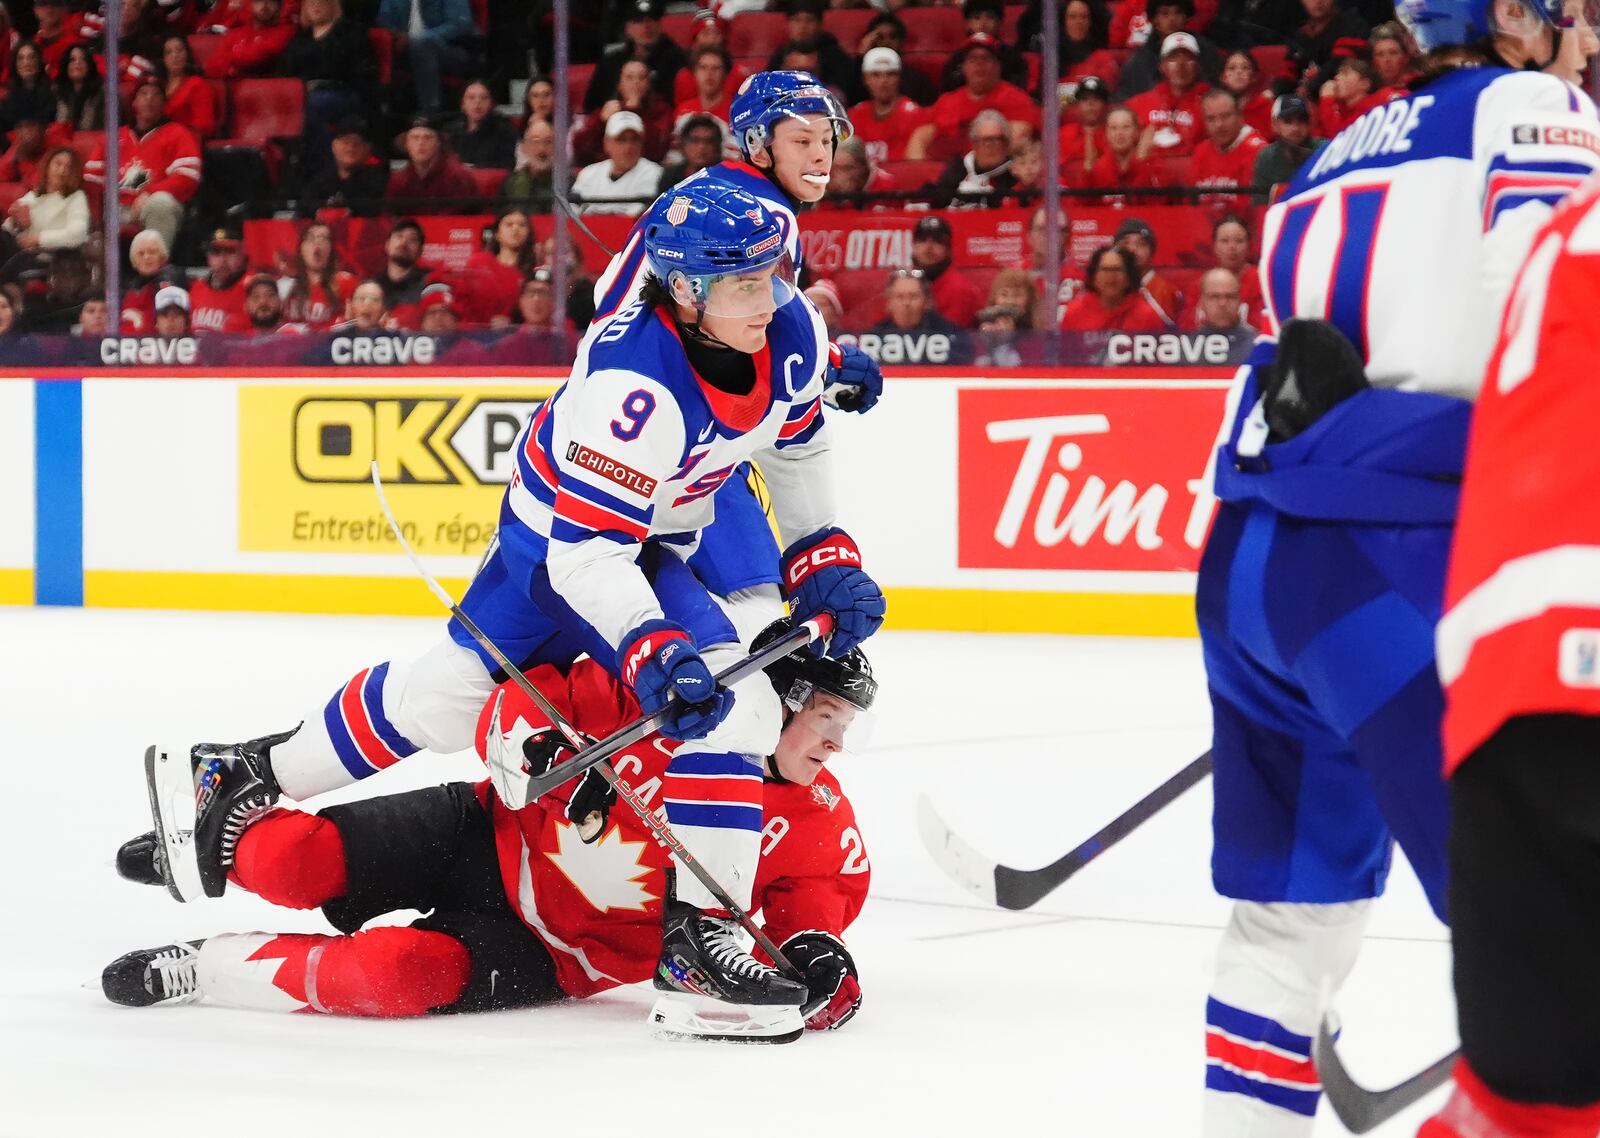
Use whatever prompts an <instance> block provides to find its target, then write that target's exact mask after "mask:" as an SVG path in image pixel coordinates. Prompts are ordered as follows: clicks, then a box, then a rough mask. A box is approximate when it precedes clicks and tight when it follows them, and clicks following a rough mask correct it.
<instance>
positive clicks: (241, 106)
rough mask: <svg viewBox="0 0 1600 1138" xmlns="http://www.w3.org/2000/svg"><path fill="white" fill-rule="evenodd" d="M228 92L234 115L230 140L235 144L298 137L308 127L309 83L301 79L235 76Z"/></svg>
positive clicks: (256, 143)
mask: <svg viewBox="0 0 1600 1138" xmlns="http://www.w3.org/2000/svg"><path fill="white" fill-rule="evenodd" d="M229 94H230V95H231V98H230V99H229V102H230V104H231V105H232V107H233V118H232V120H231V127H232V129H231V132H230V133H231V137H230V138H229V139H228V141H229V142H231V143H234V144H235V145H238V144H247V145H252V144H253V145H259V144H261V143H264V142H271V141H273V140H274V139H279V138H299V137H300V134H301V132H302V131H303V130H304V129H305V120H306V86H305V83H304V82H302V81H301V80H299V79H235V80H233V82H232V83H231V84H230V85H229Z"/></svg>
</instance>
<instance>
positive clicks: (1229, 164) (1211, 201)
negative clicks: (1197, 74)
mask: <svg viewBox="0 0 1600 1138" xmlns="http://www.w3.org/2000/svg"><path fill="white" fill-rule="evenodd" d="M1200 109H1201V111H1202V112H1203V113H1204V114H1205V122H1206V137H1205V138H1204V139H1203V140H1202V141H1201V142H1200V144H1199V145H1198V146H1196V147H1195V148H1194V158H1193V160H1192V161H1191V163H1190V175H1189V176H1190V180H1191V181H1192V182H1193V184H1194V185H1196V186H1199V187H1201V188H1203V189H1211V188H1216V189H1230V190H1232V189H1236V190H1241V191H1243V192H1241V193H1236V194H1201V195H1200V201H1201V203H1202V204H1204V205H1205V206H1206V207H1208V208H1209V209H1211V210H1212V211H1213V212H1214V213H1215V214H1216V215H1218V216H1220V215H1221V214H1222V213H1224V212H1227V211H1231V212H1233V213H1241V214H1248V213H1249V211H1250V181H1251V179H1252V178H1253V177H1254V175H1255V168H1256V155H1258V154H1260V153H1261V151H1262V149H1263V148H1264V147H1265V146H1266V145H1267V140H1266V139H1264V138H1262V137H1261V136H1260V135H1259V134H1257V133H1256V132H1255V131H1253V130H1251V129H1250V127H1248V126H1247V125H1245V121H1244V116H1243V115H1241V114H1240V113H1239V100H1238V99H1237V98H1235V97H1234V94H1233V92H1232V91H1230V90H1228V89H1227V88H1226V87H1213V88H1212V89H1211V90H1209V91H1207V92H1206V93H1205V97H1204V98H1203V99H1202V100H1201V101H1200Z"/></svg>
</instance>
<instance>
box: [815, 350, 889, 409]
mask: <svg viewBox="0 0 1600 1138" xmlns="http://www.w3.org/2000/svg"><path fill="white" fill-rule="evenodd" d="M822 386H823V390H824V392H826V394H827V398H828V401H829V403H831V404H832V405H833V406H835V407H837V408H839V410H841V411H856V412H864V411H870V410H872V405H873V404H874V403H876V402H877V401H878V397H879V396H881V395H882V394H883V369H882V368H880V367H879V366H878V361H877V360H875V359H873V358H872V357H871V356H869V355H867V353H866V352H863V351H862V350H861V349H860V348H858V347H856V346H855V345H854V344H834V343H830V344H829V345H828V371H827V373H826V375H824V377H823V384H822Z"/></svg>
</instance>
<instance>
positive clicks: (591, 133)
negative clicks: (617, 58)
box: [572, 59, 673, 168]
mask: <svg viewBox="0 0 1600 1138" xmlns="http://www.w3.org/2000/svg"><path fill="white" fill-rule="evenodd" d="M618 111H632V112H633V113H634V114H636V115H638V116H639V121H640V122H642V123H643V124H644V133H643V136H642V145H643V147H644V156H645V157H646V158H648V159H649V160H650V161H652V162H660V161H661V159H662V158H664V157H666V154H667V148H668V147H669V146H671V145H672V118H673V116H672V108H671V107H670V106H668V105H667V103H666V101H665V100H663V99H662V98H661V96H660V95H658V94H656V92H655V88H653V87H652V86H650V69H649V68H648V67H646V66H645V65H644V63H643V62H642V61H640V60H637V59H630V60H629V61H628V62H626V63H624V64H623V65H622V70H621V72H620V73H619V74H618V76H617V89H616V91H614V92H613V93H612V96H611V98H609V99H607V100H606V101H605V102H604V103H603V104H602V105H601V106H600V109H599V110H597V111H595V112H594V114H592V115H589V116H588V117H586V118H585V119H584V120H583V125H582V126H580V127H579V128H578V130H577V133H575V134H574V135H573V136H572V163H573V166H574V168H576V167H578V166H588V165H591V164H593V163H595V162H599V161H600V160H601V159H602V158H604V157H605V131H606V123H608V122H609V121H611V116H612V115H614V114H616V113H617V112H618Z"/></svg>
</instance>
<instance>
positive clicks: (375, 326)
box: [328, 280, 389, 335]
mask: <svg viewBox="0 0 1600 1138" xmlns="http://www.w3.org/2000/svg"><path fill="white" fill-rule="evenodd" d="M344 314H345V318H344V319H343V320H341V321H340V322H339V323H337V324H335V325H334V326H333V327H332V328H329V329H328V331H330V332H334V333H342V334H346V335H370V334H371V333H373V332H382V331H384V330H385V329H386V328H388V327H389V324H388V315H389V312H388V309H387V308H386V307H385V306H384V303H383V287H382V286H381V285H379V284H378V282H377V281H372V280H367V281H362V282H361V283H360V284H358V285H356V288H355V291H354V292H352V293H351V294H350V301H349V303H348V304H346V305H345V307H344Z"/></svg>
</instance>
